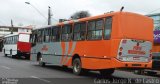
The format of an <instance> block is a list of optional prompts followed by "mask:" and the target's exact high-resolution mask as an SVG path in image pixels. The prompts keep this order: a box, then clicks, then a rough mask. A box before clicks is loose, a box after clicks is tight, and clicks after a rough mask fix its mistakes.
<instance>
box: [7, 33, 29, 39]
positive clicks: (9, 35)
mask: <svg viewBox="0 0 160 84" xmlns="http://www.w3.org/2000/svg"><path fill="white" fill-rule="evenodd" d="M19 34H31V33H14V34H8V35H6V36H4V38H6V37H11V36H16V35H19Z"/></svg>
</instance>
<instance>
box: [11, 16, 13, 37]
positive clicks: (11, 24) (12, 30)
mask: <svg viewBox="0 0 160 84" xmlns="http://www.w3.org/2000/svg"><path fill="white" fill-rule="evenodd" d="M11 34H13V21H12V19H11Z"/></svg>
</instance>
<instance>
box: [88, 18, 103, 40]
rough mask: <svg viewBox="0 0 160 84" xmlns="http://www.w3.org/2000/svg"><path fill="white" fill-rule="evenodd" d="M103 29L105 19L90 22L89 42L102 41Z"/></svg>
mask: <svg viewBox="0 0 160 84" xmlns="http://www.w3.org/2000/svg"><path fill="white" fill-rule="evenodd" d="M102 29H103V19H99V20H95V21H89V22H88V31H87V39H88V40H101V39H102Z"/></svg>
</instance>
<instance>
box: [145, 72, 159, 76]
mask: <svg viewBox="0 0 160 84" xmlns="http://www.w3.org/2000/svg"><path fill="white" fill-rule="evenodd" d="M156 74H157V72H154V71H147V75H150V76H154V75H156Z"/></svg>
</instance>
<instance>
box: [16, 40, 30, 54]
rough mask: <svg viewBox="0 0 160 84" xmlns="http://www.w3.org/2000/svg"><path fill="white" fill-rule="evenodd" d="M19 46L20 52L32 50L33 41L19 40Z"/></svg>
mask: <svg viewBox="0 0 160 84" xmlns="http://www.w3.org/2000/svg"><path fill="white" fill-rule="evenodd" d="M17 47H18V50H19V51H20V52H24V53H25V52H26V53H29V52H30V50H31V43H27V42H19V41H18V43H17Z"/></svg>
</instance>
